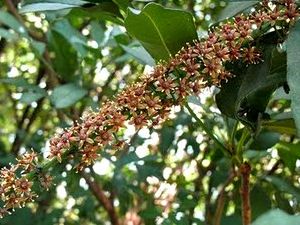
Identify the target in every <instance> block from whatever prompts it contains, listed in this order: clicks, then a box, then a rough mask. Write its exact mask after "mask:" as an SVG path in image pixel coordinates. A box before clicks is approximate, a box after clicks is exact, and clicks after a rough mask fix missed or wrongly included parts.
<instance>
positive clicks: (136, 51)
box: [121, 45, 155, 66]
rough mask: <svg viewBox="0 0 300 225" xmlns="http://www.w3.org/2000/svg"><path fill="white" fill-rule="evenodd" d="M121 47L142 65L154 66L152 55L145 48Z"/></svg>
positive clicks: (136, 46)
mask: <svg viewBox="0 0 300 225" xmlns="http://www.w3.org/2000/svg"><path fill="white" fill-rule="evenodd" d="M121 47H122V48H123V49H124V51H126V52H127V53H128V54H130V55H132V56H133V57H134V58H136V59H137V60H138V61H139V62H140V63H142V64H144V65H145V64H146V65H150V66H154V65H155V61H154V59H153V58H152V57H151V55H150V54H149V53H148V52H147V51H146V50H145V49H144V48H143V46H140V45H129V46H125V45H121Z"/></svg>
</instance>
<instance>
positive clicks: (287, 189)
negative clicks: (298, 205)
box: [265, 176, 300, 202]
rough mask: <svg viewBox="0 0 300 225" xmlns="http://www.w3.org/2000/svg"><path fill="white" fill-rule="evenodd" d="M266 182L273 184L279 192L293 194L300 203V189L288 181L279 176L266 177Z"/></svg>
mask: <svg viewBox="0 0 300 225" xmlns="http://www.w3.org/2000/svg"><path fill="white" fill-rule="evenodd" d="M265 180H266V181H268V182H270V183H271V184H273V185H274V186H275V187H276V188H277V189H278V190H279V191H281V192H283V193H288V194H291V195H292V196H293V198H296V199H297V201H298V202H299V201H300V189H299V188H298V187H295V186H294V185H293V184H291V183H290V182H288V181H287V180H285V179H283V178H281V177H277V176H266V177H265Z"/></svg>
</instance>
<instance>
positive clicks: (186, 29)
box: [125, 3, 197, 60]
mask: <svg viewBox="0 0 300 225" xmlns="http://www.w3.org/2000/svg"><path fill="white" fill-rule="evenodd" d="M125 26H126V29H127V31H128V32H129V34H130V35H132V36H133V37H135V38H136V39H138V40H139V41H140V42H141V44H142V45H143V46H144V47H145V48H146V49H147V51H148V52H149V53H150V54H151V55H152V56H153V58H155V59H156V60H159V59H164V60H167V59H169V58H170V56H171V55H174V54H176V53H177V52H178V51H179V50H180V49H181V48H182V46H184V45H185V44H186V43H187V42H191V41H193V40H195V39H197V33H196V29H195V25H194V22H193V17H192V15H191V14H190V13H188V12H185V11H181V10H177V9H168V8H163V7H162V6H160V5H158V4H155V3H150V4H148V5H146V6H145V8H144V9H143V10H142V11H141V12H140V13H139V14H136V11H134V10H128V15H127V17H126V19H125Z"/></svg>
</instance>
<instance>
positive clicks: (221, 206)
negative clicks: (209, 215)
mask: <svg viewBox="0 0 300 225" xmlns="http://www.w3.org/2000/svg"><path fill="white" fill-rule="evenodd" d="M235 177H236V171H235V170H234V169H232V171H231V172H230V174H229V177H228V178H227V180H226V181H225V183H224V184H223V186H222V188H221V190H220V192H219V195H218V197H217V209H216V212H215V216H214V225H220V224H221V219H222V215H223V211H224V205H225V189H226V187H227V186H228V185H229V184H231V183H232V181H233V179H234V178H235Z"/></svg>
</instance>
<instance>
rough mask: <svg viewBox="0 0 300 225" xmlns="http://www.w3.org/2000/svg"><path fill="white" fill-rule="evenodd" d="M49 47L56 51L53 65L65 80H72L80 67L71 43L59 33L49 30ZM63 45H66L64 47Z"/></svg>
mask: <svg viewBox="0 0 300 225" xmlns="http://www.w3.org/2000/svg"><path fill="white" fill-rule="evenodd" d="M48 38H49V42H50V43H49V47H50V48H51V50H52V51H53V52H54V53H55V58H54V59H53V65H54V69H55V71H57V72H58V75H60V76H61V77H62V78H63V79H64V80H67V81H70V80H73V78H74V73H75V71H76V69H77V67H78V62H77V60H78V58H77V54H76V51H75V49H74V48H72V46H71V44H70V43H69V42H68V41H67V40H66V39H65V38H64V37H63V36H62V35H61V34H59V33H57V32H55V31H52V32H49V37H48ZM61 46H64V47H63V48H62V47H61Z"/></svg>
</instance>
